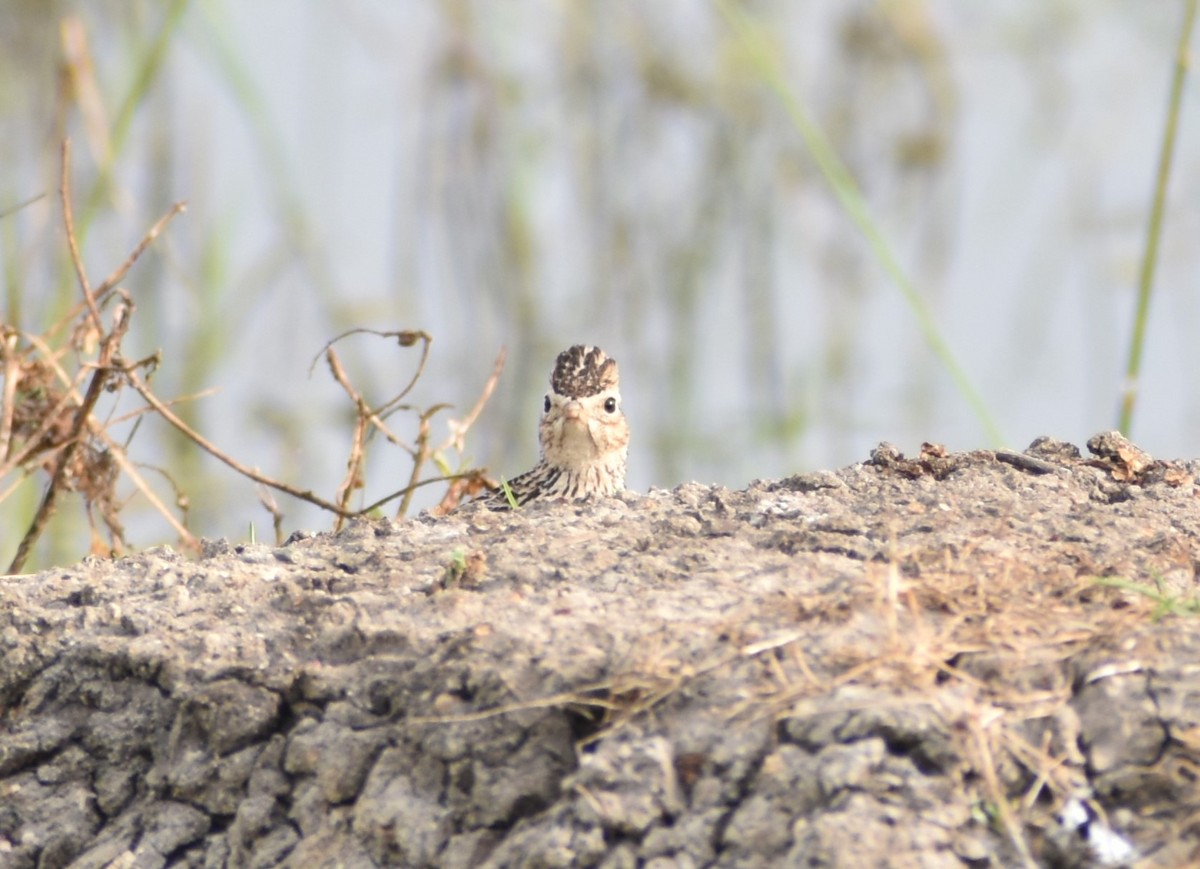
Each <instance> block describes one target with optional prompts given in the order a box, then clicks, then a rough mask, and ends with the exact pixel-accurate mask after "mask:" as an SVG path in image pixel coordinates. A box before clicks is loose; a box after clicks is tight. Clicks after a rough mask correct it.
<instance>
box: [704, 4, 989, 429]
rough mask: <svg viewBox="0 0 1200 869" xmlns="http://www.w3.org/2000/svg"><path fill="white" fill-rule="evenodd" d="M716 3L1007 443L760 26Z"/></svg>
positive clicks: (957, 377)
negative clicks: (806, 107)
mask: <svg viewBox="0 0 1200 869" xmlns="http://www.w3.org/2000/svg"><path fill="white" fill-rule="evenodd" d="M715 2H716V5H717V8H718V9H719V10H720V12H721V15H722V16H724V18H725V20H726V22H727V23H728V24H729V26H730V28H731V29H732V30H733V31H734V33H736V34H737V36H738V38H739V39H740V40H741V41H742V43H743V45H744V46H745V47H746V49H747V50H748V55H749V56H750V57H751V58H752V59H753V62H754V65H755V67H756V69H757V71H758V74H759V76H761V78H762V80H763V82H765V83H766V84H767V86H768V87H770V89H771V90H772V91H774V93H775V95H776V96H777V97H779V100H780V101H781V102H782V103H783V106H784V108H785V109H786V110H787V113H788V117H789V118H790V119H791V121H792V124H793V125H794V126H795V127H796V130H797V132H799V133H800V136H801V138H803V139H804V144H805V145H806V146H807V147H808V150H809V152H810V153H811V154H812V156H813V159H814V160H816V163H817V168H818V169H819V170H820V172H821V174H822V175H823V176H824V177H825V180H826V181H827V182H828V183H829V186H830V187H832V188H833V192H834V194H835V195H836V196H837V198H838V202H840V203H841V205H842V208H843V209H845V211H846V213H847V214H848V215H849V216H850V219H851V220H852V221H854V225H855V226H857V227H858V230H859V232H861V233H862V234H863V236H864V237H865V238H866V240H867V243H868V244H869V245H870V247H871V251H872V253H873V254H874V256H875V259H876V261H878V263H879V264H880V266H881V267H882V268H883V270H884V272H886V273H887V275H888V277H889V278H891V280H892V283H894V284H895V285H896V288H897V289H899V290H900V293H901V294H902V295H903V296H904V300H905V302H906V303H907V304H908V307H909V309H910V310H911V311H912V312H913V316H914V317H916V320H917V325H918V326H919V327H920V329H921V333H922V334H923V335H924V337H925V341H926V343H927V344H928V345H929V347H930V349H931V350H932V351H933V353H934V355H935V356H936V357H937V359H938V360H939V361H940V362H941V364H942V366H943V367H944V368H945V369H946V371H947V372H948V373H949V374H950V377H951V379H952V380H953V381H954V384H955V386H956V387H957V388H958V391H959V394H961V395H962V397H963V399H964V400H965V401H966V402H967V404H968V405H969V406H970V408H971V410H972V412H973V413H974V414H975V418H976V419H977V420H978V421H979V424H980V425H981V426H982V427H983V429H984V431H985V432H986V433H987V437H988V439H989V440H990V441H991V442H992V443H993V445H996V446H1000V445H1001V444H1003V442H1004V437H1003V436H1002V435H1001V433H1000V429H999V427H998V426H997V425H996V423H995V421H994V420H993V419H992V417H991V414H990V413H988V410H987V406H986V404H985V403H984V401H983V398H982V397H981V396H980V395H979V393H978V392H977V391H976V390H975V387H974V386H972V384H971V381H970V378H968V377H967V374H966V372H965V371H963V369H962V366H960V365H959V364H958V361H957V360H956V359H955V357H954V353H953V351H951V349H950V345H949V344H947V343H946V340H945V339H944V338H943V337H942V335H941V333H940V332H939V331H938V328H937V324H936V323H935V322H934V318H933V314H932V312H931V311H930V310H929V307H928V306H927V305H926V304H925V301H924V300H923V299H922V298H921V296H920V295H919V294H918V293H917V291H916V288H915V287H914V286H913V284H912V281H910V280H909V279H908V276H907V275H906V274H905V273H904V269H903V268H901V266H900V264H899V262H898V261H897V260H896V256H895V254H894V253H893V252H892V248H891V245H890V244H889V243H888V241H887V239H886V238H885V237H884V235H883V232H882V231H881V230H880V229H879V227H878V226H877V225H876V223H875V221H874V219H873V218H872V217H871V212H870V208H869V207H868V205H867V202H866V200H865V199H864V198H863V195H862V192H861V191H860V190H859V189H858V184H857V183H856V182H855V181H854V177H853V176H852V175H851V174H850V170H849V169H848V168H847V167H846V164H845V163H843V162H842V160H841V158H840V157H838V155H837V152H836V151H835V150H834V148H833V145H832V144H831V143H830V141H829V139H828V138H827V137H826V136H825V133H824V132H823V131H822V130H821V128H820V127H819V126H818V125H817V124H816V122H815V121H813V120H812V118H810V117H809V115H808V113H807V112H806V111H805V110H804V106H803V105H801V103H800V100H799V98H798V97H797V96H796V94H795V92H794V91H793V90H792V88H791V87H790V86H789V85H788V83H787V81H786V80H785V79H784V75H783V72H782V70H781V69H780V65H779V62H778V60H777V58H776V57H775V53H774V51H773V50H772V47H771V45H770V44H769V42H768V40H767V38H766V37H765V36H764V35H763V32H762V29H761V27H759V26H758V23H757V22H756V21H755V20H754V19H753V18H752V17H751V16H750V15H749V14H748V13H747V12H746V11H745V9H744V8H743V7H742V5H741V4H740V3H738V2H736V0H715Z"/></svg>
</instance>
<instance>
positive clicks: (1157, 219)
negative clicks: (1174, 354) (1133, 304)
mask: <svg viewBox="0 0 1200 869" xmlns="http://www.w3.org/2000/svg"><path fill="white" fill-rule="evenodd" d="M1196 2H1197V0H1187V6H1186V7H1185V8H1184V13H1183V27H1182V28H1180V31H1179V47H1178V48H1177V49H1176V51H1175V73H1174V75H1172V76H1171V95H1170V97H1169V99H1168V101H1167V122H1166V127H1165V128H1164V129H1163V138H1162V147H1161V148H1160V150H1159V153H1158V174H1157V175H1156V176H1155V179H1154V204H1153V205H1152V206H1151V208H1150V224H1149V226H1148V227H1147V229H1146V249H1145V251H1144V252H1143V253H1142V267H1141V272H1140V274H1139V275H1138V297H1137V311H1136V313H1135V314H1134V318H1133V335H1132V336H1130V340H1129V359H1128V361H1127V363H1126V365H1125V385H1124V387H1123V388H1122V390H1121V414H1120V419H1119V420H1118V422H1117V428H1119V429H1120V430H1121V433H1122V434H1124V435H1126V436H1128V435H1129V433H1130V430H1131V429H1132V428H1133V408H1134V406H1135V405H1136V404H1137V391H1138V377H1139V376H1140V375H1141V371H1142V351H1143V349H1144V348H1145V343H1146V322H1147V321H1148V320H1149V319H1150V293H1151V290H1152V289H1153V287H1154V268H1155V266H1156V265H1157V264H1158V244H1159V241H1160V239H1161V238H1162V223H1163V213H1164V212H1165V211H1166V205H1167V182H1168V180H1170V177H1171V163H1172V160H1173V158H1174V156H1175V140H1176V138H1177V134H1178V132H1179V108H1180V105H1181V103H1182V102H1183V83H1184V80H1185V79H1186V78H1187V69H1188V46H1189V45H1191V42H1192V28H1193V26H1194V25H1195V23H1196Z"/></svg>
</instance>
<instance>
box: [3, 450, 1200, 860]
mask: <svg viewBox="0 0 1200 869" xmlns="http://www.w3.org/2000/svg"><path fill="white" fill-rule="evenodd" d="M1089 447H1090V448H1091V449H1092V452H1093V454H1094V458H1092V459H1090V460H1084V459H1082V458H1081V457H1080V456H1079V453H1078V451H1077V450H1075V448H1074V447H1071V446H1070V445H1068V444H1063V443H1061V442H1055V441H1050V440H1046V439H1041V440H1039V441H1038V442H1035V444H1034V445H1033V446H1032V447H1031V448H1030V449H1029V450H1028V451H1027V452H1025V453H1022V454H1014V453H996V452H991V451H977V452H971V453H964V454H946V453H945V452H944V451H943V450H940V449H939V448H937V447H932V446H927V447H926V448H925V449H924V450H923V451H922V453H921V455H920V456H918V457H917V458H915V459H906V458H905V457H903V456H902V455H900V453H899V452H898V451H896V450H895V449H894V448H891V447H889V446H888V445H881V446H880V448H879V449H877V450H876V451H875V452H874V453H873V454H872V457H871V459H870V461H868V462H865V463H863V464H860V465H854V466H852V467H849V468H845V469H843V470H841V471H838V472H820V473H814V474H803V475H799V476H796V477H792V478H789V479H786V480H781V481H776V482H761V481H759V482H755V483H752V484H751V485H750V486H749V487H748V488H746V489H744V490H742V491H729V490H726V489H722V488H718V487H709V486H701V485H696V484H688V485H684V486H680V487H678V488H676V489H674V490H672V491H669V492H667V491H652V492H651V493H650V494H649V495H646V496H644V497H643V496H635V495H627V496H624V497H622V498H620V499H610V500H605V501H602V502H599V503H596V504H591V505H583V506H574V505H562V504H557V505H555V504H550V505H544V504H542V505H533V506H531V507H529V508H526V509H523V510H520V511H517V512H514V513H492V512H489V511H487V510H486V509H483V508H480V507H468V508H466V509H464V510H462V511H460V512H459V513H457V514H455V515H451V516H449V517H445V518H440V519H436V518H432V517H428V516H423V517H421V518H418V519H415V520H411V521H405V522H401V523H396V524H392V523H387V522H380V523H377V524H367V523H364V524H358V525H355V526H353V527H351V528H349V529H348V530H347V531H345V532H343V533H341V534H338V535H317V536H312V537H299V539H296V540H294V541H293V542H291V543H289V544H288V545H286V546H283V547H279V548H272V547H269V546H262V545H251V546H230V545H228V544H226V543H223V542H217V543H212V544H210V545H209V548H208V551H207V552H206V555H205V557H204V558H203V559H201V560H199V561H192V560H188V559H185V558H183V557H181V556H179V555H177V554H175V553H174V552H172V551H170V550H168V549H157V550H151V551H147V552H145V553H142V554H140V555H137V556H134V557H131V558H125V559H122V560H120V561H116V562H108V561H99V560H97V561H86V562H84V563H82V564H79V565H76V566H74V567H70V568H66V569H60V570H52V571H46V572H44V573H40V574H37V575H35V576H29V577H7V578H2V579H0V866H3V867H35V866H36V867H47V869H48V867H58V866H67V865H71V866H77V867H90V866H95V867H101V866H109V865H114V866H129V867H153V866H165V865H170V866H223V865H229V866H274V865H280V864H282V865H295V866H306V867H307V866H327V865H342V866H347V867H355V866H376V865H404V866H448V867H473V866H518V865H519V866H564V867H565V866H593V865H599V866H607V867H618V866H635V865H648V866H662V867H666V866H706V865H720V866H768V865H780V864H784V863H786V864H788V865H823V866H847V867H851V866H853V867H860V866H884V865H887V866H934V867H936V866H954V867H959V866H975V867H979V866H1021V865H1061V866H1091V865H1102V864H1105V863H1107V864H1108V865H1125V864H1128V863H1133V862H1138V864H1139V865H1164V866H1167V865H1179V864H1182V863H1185V862H1188V861H1189V860H1195V859H1196V858H1197V855H1198V854H1200V828H1198V826H1197V823H1196V818H1197V817H1200V815H1198V814H1197V810H1198V809H1200V793H1198V791H1197V775H1198V773H1200V665H1197V663H1196V662H1197V660H1200V632H1198V631H1197V630H1196V623H1195V622H1194V621H1192V620H1191V619H1190V618H1187V617H1186V615H1187V614H1188V613H1190V612H1192V611H1194V610H1195V609H1196V608H1197V607H1196V603H1195V601H1196V597H1195V594H1196V591H1195V589H1196V567H1197V564H1198V559H1200V501H1198V499H1197V488H1196V485H1195V483H1194V481H1193V474H1194V473H1195V472H1196V470H1197V467H1198V465H1197V464H1196V463H1166V462H1157V461H1155V460H1154V459H1152V458H1151V457H1149V456H1146V455H1145V454H1144V453H1141V452H1140V451H1138V450H1137V449H1136V448H1135V447H1133V446H1132V445H1130V444H1128V443H1126V442H1124V441H1122V440H1121V439H1120V438H1119V437H1117V436H1114V435H1103V436H1098V437H1097V438H1093V440H1092V442H1090V444H1089ZM1100 577H1108V578H1109V579H1108V580H1106V581H1105V582H1099V581H1098V578H1100ZM1168 614H1169V615H1168ZM1164 615H1165V616H1166V617H1162V618H1160V616H1164Z"/></svg>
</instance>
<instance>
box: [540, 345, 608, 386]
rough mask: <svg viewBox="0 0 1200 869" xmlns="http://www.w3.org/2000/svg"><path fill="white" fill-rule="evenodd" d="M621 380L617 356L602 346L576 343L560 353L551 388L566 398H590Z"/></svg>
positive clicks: (551, 376)
mask: <svg viewBox="0 0 1200 869" xmlns="http://www.w3.org/2000/svg"><path fill="white" fill-rule="evenodd" d="M619 381H620V376H619V374H618V371H617V360H615V359H609V358H608V356H607V355H605V353H604V351H603V350H601V349H600V348H599V347H585V346H584V345H582V344H576V345H575V346H574V347H570V348H568V349H566V350H564V351H563V352H562V353H559V354H558V359H557V360H556V361H555V363H554V373H552V374H551V375H550V388H551V389H553V390H554V391H555V392H556V393H558V394H559V395H561V396H563V397H565V398H587V397H588V396H591V395H599V394H600V393H601V392H604V391H605V390H606V389H613V388H614V387H616V386H617V383H618V382H619Z"/></svg>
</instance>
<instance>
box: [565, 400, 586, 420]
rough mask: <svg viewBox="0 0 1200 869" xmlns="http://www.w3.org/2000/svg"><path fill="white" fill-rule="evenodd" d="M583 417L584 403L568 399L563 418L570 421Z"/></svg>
mask: <svg viewBox="0 0 1200 869" xmlns="http://www.w3.org/2000/svg"><path fill="white" fill-rule="evenodd" d="M582 417H583V405H582V404H580V403H579V402H578V401H568V402H567V403H566V404H564V405H563V418H564V419H565V420H567V421H568V422H569V421H571V420H574V421H575V422H578V421H579V420H580V419H581V418H582Z"/></svg>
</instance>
